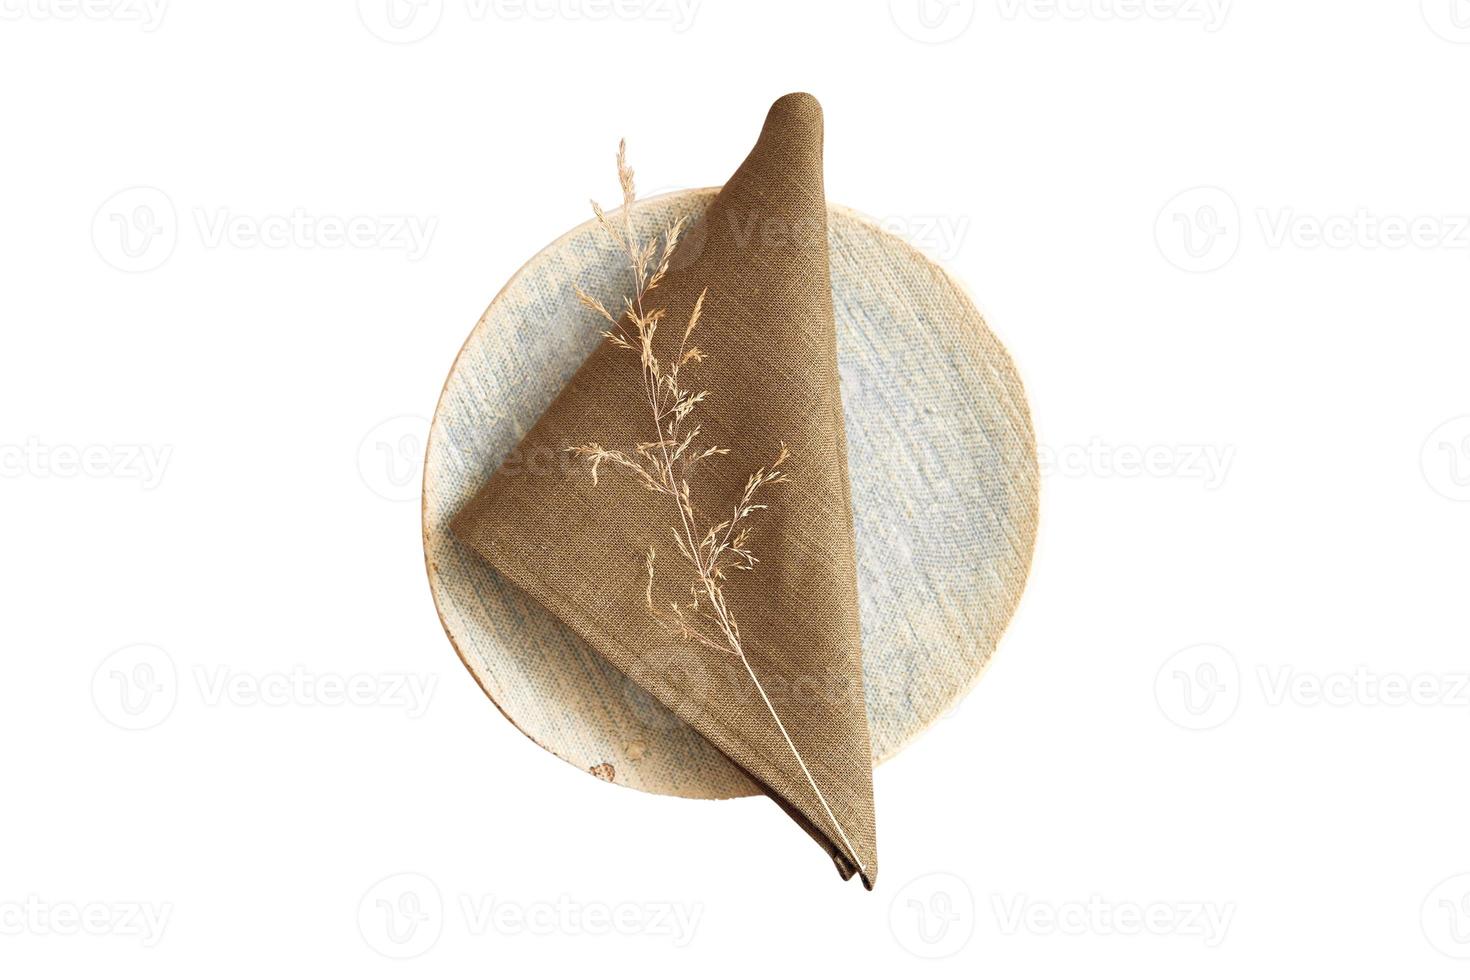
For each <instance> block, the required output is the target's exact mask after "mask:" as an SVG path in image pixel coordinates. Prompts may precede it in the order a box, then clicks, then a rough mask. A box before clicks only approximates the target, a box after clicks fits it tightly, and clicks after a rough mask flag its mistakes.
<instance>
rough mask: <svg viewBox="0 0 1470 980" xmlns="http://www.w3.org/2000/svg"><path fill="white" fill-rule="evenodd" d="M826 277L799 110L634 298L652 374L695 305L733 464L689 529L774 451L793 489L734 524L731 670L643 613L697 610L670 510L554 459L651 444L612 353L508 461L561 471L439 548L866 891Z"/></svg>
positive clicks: (807, 126) (493, 497) (488, 508)
mask: <svg viewBox="0 0 1470 980" xmlns="http://www.w3.org/2000/svg"><path fill="white" fill-rule="evenodd" d="M609 247H612V246H611V245H609ZM827 262H828V258H827V211H826V201H825V197H824V194H823V188H822V111H821V107H820V105H818V103H817V101H816V99H814V98H812V97H811V96H810V95H806V94H804V93H796V94H792V95H787V96H784V97H783V98H781V99H779V100H777V102H776V103H775V104H774V105H773V106H772V107H771V110H770V113H769V114H768V116H767V117H766V122H765V126H764V128H763V129H762V131H761V134H760V138H759V139H758V141H757V142H756V144H755V147H754V148H753V149H752V150H751V152H750V155H749V156H748V157H747V158H746V159H745V161H744V162H743V163H742V164H741V165H740V168H739V169H738V170H736V171H735V174H734V176H732V177H731V178H730V180H729V181H728V182H727V183H726V184H725V186H724V187H723V189H722V190H721V191H720V193H719V194H718V196H717V197H716V198H715V200H714V201H713V203H712V204H711V205H710V207H709V209H708V210H707V212H706V213H705V215H704V217H703V219H702V221H701V222H700V224H699V225H698V226H697V227H696V228H694V229H692V230H691V231H690V232H688V233H687V234H686V235H685V236H684V237H683V239H682V240H681V242H680V244H678V246H677V247H676V249H675V251H674V253H673V256H672V260H671V262H670V263H669V266H670V271H669V272H668V274H667V277H666V278H664V279H663V281H662V282H661V283H660V284H659V285H658V286H657V287H656V288H655V289H654V290H653V291H652V292H651V293H650V294H649V299H650V301H651V302H652V303H653V304H654V305H656V306H658V307H661V308H664V309H666V310H667V316H666V318H665V320H664V321H663V326H662V328H661V329H660V331H659V332H658V334H657V339H656V344H657V345H658V353H659V356H660V357H661V358H662V359H664V360H665V361H667V360H668V359H669V358H672V357H676V356H677V351H678V349H679V346H680V336H681V335H682V334H683V332H684V326H685V324H686V323H687V321H688V320H689V318H690V316H691V314H692V313H693V312H694V308H695V305H696V302H697V301H698V300H699V298H700V296H701V294H703V302H702V304H701V307H700V314H699V321H698V324H699V325H698V334H697V343H698V346H699V348H700V349H701V351H702V352H703V354H704V360H703V361H702V362H698V363H692V364H690V365H689V366H688V367H687V368H686V369H685V371H686V373H687V374H689V375H691V376H694V377H697V381H695V382H694V385H695V390H705V389H707V390H708V395H707V397H706V398H705V399H704V400H703V401H702V402H701V403H700V404H699V406H698V411H699V416H698V418H699V424H700V426H701V433H700V443H701V444H703V445H714V446H719V447H723V448H726V449H728V450H729V453H728V455H721V456H715V457H712V458H710V459H709V460H707V461H703V462H701V463H699V464H697V465H698V466H699V467H700V469H699V478H698V487H697V489H696V490H694V491H693V493H692V499H691V501H690V502H691V504H692V506H693V508H694V510H695V511H696V512H697V513H698V515H699V526H700V527H708V526H710V525H712V524H714V523H715V522H716V521H718V520H721V519H722V516H723V515H728V514H730V513H731V510H732V508H734V507H736V506H737V505H738V504H739V502H740V501H741V499H742V497H743V495H744V494H745V491H746V489H747V478H748V477H749V476H750V475H751V474H752V473H753V472H756V471H758V470H760V469H761V468H762V467H766V468H767V472H769V467H770V465H771V463H772V461H773V460H775V459H776V458H777V457H778V456H780V454H781V453H782V447H783V446H784V447H785V449H786V450H788V451H789V453H790V456H789V458H788V459H786V460H785V461H784V462H783V463H781V464H780V468H781V470H783V471H784V472H785V473H786V474H787V477H788V480H789V482H785V483H780V484H776V485H771V486H766V487H764V488H763V489H762V491H761V498H760V499H761V501H762V502H763V503H766V504H768V505H769V509H767V510H762V511H759V512H758V513H755V514H752V515H750V517H749V519H748V526H750V527H751V529H752V531H751V537H750V541H749V548H750V550H751V551H752V552H753V553H754V554H755V555H756V556H757V557H758V559H759V560H758V562H756V563H755V564H754V565H753V566H752V567H751V568H750V570H748V571H734V572H731V573H730V575H729V577H728V578H727V579H726V580H724V581H723V582H722V583H721V584H722V588H723V597H724V600H725V602H726V604H727V605H728V608H729V610H730V612H731V613H732V615H733V617H734V618H736V619H738V628H739V647H740V650H741V653H742V654H743V656H732V654H731V653H730V651H729V650H728V649H717V648H715V647H713V646H710V645H708V644H705V643H701V642H699V641H698V640H697V639H694V638H691V637H690V636H688V635H682V634H680V633H679V632H677V631H671V630H670V629H669V628H668V627H667V625H666V623H667V619H665V620H664V622H662V623H661V622H660V619H659V618H656V617H655V616H654V615H652V614H651V613H650V609H649V602H650V600H652V601H653V602H654V604H655V605H657V606H660V607H667V605H668V603H669V602H685V603H687V602H690V601H691V600H690V596H691V590H690V588H689V583H690V579H691V573H690V566H689V563H688V561H686V560H685V558H684V557H682V556H681V554H680V550H679V549H678V548H676V546H675V543H674V541H673V540H672V537H671V527H672V526H673V525H676V524H678V523H679V522H680V520H681V518H680V514H679V510H678V505H677V504H676V503H675V501H674V500H673V498H671V497H669V496H667V495H662V494H658V493H653V492H650V491H649V490H648V489H647V488H646V487H644V486H641V485H640V483H639V481H638V479H637V478H636V476H635V475H631V474H628V473H625V472H622V471H619V468H618V467H616V466H612V465H604V466H603V467H602V470H601V472H600V473H599V475H598V480H597V482H596V483H595V484H594V482H593V481H592V479H590V476H589V473H588V469H587V467H586V466H585V465H575V464H574V463H573V461H572V460H571V458H570V457H569V456H567V454H566V450H567V449H568V448H569V447H573V446H582V445H586V444H588V443H593V442H595V443H597V444H600V445H601V446H605V447H609V448H624V447H627V448H628V449H629V450H630V451H631V449H632V447H635V446H637V445H638V444H640V443H645V444H646V443H648V442H649V441H650V440H652V439H655V438H657V437H656V436H655V435H653V433H652V429H651V420H650V414H649V412H648V411H647V399H646V395H647V392H646V389H645V388H644V384H643V377H642V375H641V373H640V369H639V361H638V358H637V357H636V356H631V355H630V353H629V351H627V350H622V349H618V348H616V347H614V346H613V345H610V344H603V345H600V346H599V347H598V348H597V349H596V350H595V351H594V352H593V354H592V355H591V356H589V357H588V358H587V360H586V361H585V362H584V363H583V364H582V366H581V368H580V369H579V370H578V371H577V373H576V374H575V376H574V377H573V378H572V380H571V381H570V382H569V383H568V384H567V386H566V388H565V389H563V390H562V392H561V393H560V394H559V395H558V396H557V398H556V399H555V401H554V402H553V403H552V404H551V406H550V408H549V409H548V410H547V411H546V413H545V415H543V416H542V417H541V419H540V420H539V421H538V422H537V423H536V425H535V426H534V427H533V428H532V429H531V431H530V432H529V433H528V434H527V435H526V437H525V439H524V440H523V441H522V443H521V447H520V451H519V452H517V453H513V454H512V455H511V457H510V458H512V459H520V460H526V459H545V458H548V453H555V454H558V456H559V457H560V458H564V459H568V465H567V466H564V467H562V466H539V467H527V466H519V465H517V466H506V467H502V468H501V469H500V470H499V471H497V472H496V473H495V474H494V475H493V476H492V477H491V479H490V481H489V482H488V483H487V484H486V485H485V487H484V488H483V489H482V490H481V491H480V492H479V493H478V494H477V495H476V496H475V497H474V498H473V499H472V500H471V501H470V502H469V503H468V504H467V505H466V506H465V507H464V509H463V510H462V511H460V512H459V514H457V515H456V517H455V519H454V521H453V523H452V531H453V533H454V534H455V535H456V536H457V537H458V538H459V539H460V540H461V541H463V542H464V543H465V544H466V545H468V546H469V547H470V548H471V549H473V550H474V551H475V552H477V553H478V554H479V555H481V556H482V557H483V558H485V559H486V560H487V561H488V562H489V563H490V564H491V565H492V566H493V567H494V568H495V569H496V570H497V571H498V572H499V573H500V574H502V575H503V576H505V577H506V578H508V579H509V580H510V581H512V582H513V583H515V585H517V586H518V587H519V588H521V589H523V590H524V591H525V592H526V593H528V594H529V595H530V596H532V597H533V598H534V599H536V600H537V601H538V602H540V603H541V604H543V605H544V606H546V607H547V608H548V609H549V610H550V611H551V612H552V613H553V614H554V615H556V616H557V617H558V618H560V619H561V620H562V621H563V622H565V623H566V624H567V625H568V626H569V627H570V628H571V629H573V630H574V631H575V632H576V633H577V634H579V635H580V636H581V637H582V638H583V639H584V640H586V641H587V643H588V644H590V645H591V647H592V648H593V649H594V650H596V651H597V652H598V653H599V654H600V655H601V656H603V657H605V658H606V659H607V660H608V661H609V662H611V663H612V664H613V665H614V666H615V667H617V668H618V669H619V670H620V671H622V672H623V673H624V674H626V675H627V676H628V677H630V678H631V679H632V680H633V681H634V682H635V683H637V684H638V685H639V686H641V687H642V688H644V689H645V690H647V691H648V692H649V693H650V694H651V695H652V696H653V697H655V698H657V699H658V700H659V701H661V702H662V703H664V704H665V705H667V706H668V707H669V708H670V709H671V710H672V711H674V713H676V714H677V715H678V716H679V717H680V718H682V719H683V720H684V721H685V722H687V723H688V724H689V725H691V726H692V727H693V728H694V729H696V730H697V731H698V732H699V733H700V734H701V735H703V736H704V737H705V738H706V739H708V740H709V741H710V742H711V743H712V744H713V745H714V746H715V747H716V748H718V749H719V750H720V751H721V752H723V753H724V754H725V755H726V756H728V757H729V758H730V759H731V760H732V761H733V762H734V763H735V764H736V765H738V766H739V767H741V768H742V769H743V770H744V771H745V772H747V773H749V774H750V776H751V777H752V779H754V780H755V781H756V782H757V783H758V784H759V785H760V786H761V787H762V788H763V789H764V790H765V791H766V793H767V794H768V795H770V797H771V798H772V799H773V800H775V801H776V802H777V803H778V804H780V805H781V807H782V808H783V809H784V810H785V811H786V812H787V813H788V814H789V815H790V816H791V817H792V818H793V819H794V820H795V821H796V822H797V823H798V824H799V825H801V826H802V828H803V829H805V830H806V831H807V832H808V833H809V834H811V836H812V837H813V838H814V839H815V840H816V841H817V842H818V843H819V844H821V845H822V846H823V847H824V848H825V849H826V850H827V852H828V853H829V854H830V855H831V856H832V859H833V861H834V862H835V863H836V865H837V869H838V871H839V872H840V873H841V874H842V876H843V877H844V878H849V877H851V876H852V875H853V874H854V873H857V874H860V875H861V878H862V881H863V883H864V884H865V885H866V886H867V887H868V888H870V889H871V888H872V887H873V882H874V880H875V879H876V876H877V867H878V862H877V854H876V843H875V836H876V835H875V827H874V816H873V774H872V752H871V749H870V745H869V738H868V726H867V716H866V711H865V707H864V701H863V686H862V657H861V650H860V645H859V622H858V595H857V580H856V568H855V557H854V547H853V530H852V504H851V499H850V493H849V488H848V475H847V447H846V437H845V433H844V430H843V413H842V399H841V392H840V390H839V384H838V375H837V357H836V331H835V326H834V322H833V315H832V292H831V283H830V278H829V272H828V264H827ZM572 285H573V284H571V283H568V289H570V288H571V287H572ZM625 324H626V320H625ZM628 332H629V333H630V334H631V333H633V331H632V330H631V328H629V331H628ZM665 344H667V348H665V346H664V345H665ZM650 546H652V548H653V556H652V558H650V557H649V551H650ZM650 566H651V572H652V578H651V581H652V582H653V583H654V584H653V585H652V586H649V585H648V583H649V582H650ZM681 590H682V591H681ZM693 591H694V592H695V593H697V592H698V590H697V589H695V590H693ZM665 593H669V594H665ZM708 609H709V606H708V603H706V605H705V606H703V607H701V609H697V610H695V611H694V612H692V613H690V615H692V616H698V615H700V612H701V611H704V612H707V611H708ZM728 846H730V845H722V847H728Z"/></svg>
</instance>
